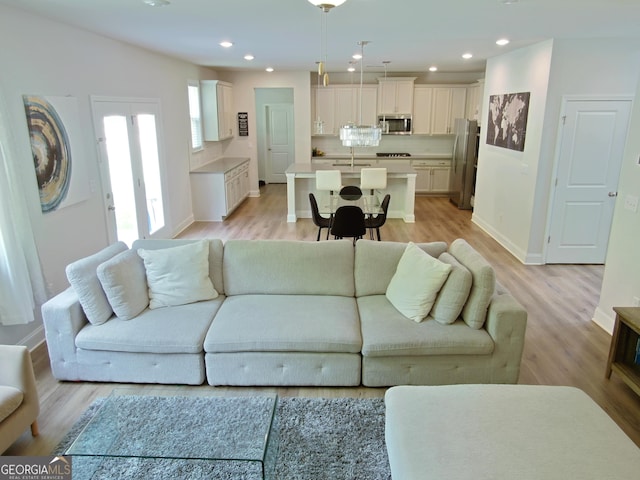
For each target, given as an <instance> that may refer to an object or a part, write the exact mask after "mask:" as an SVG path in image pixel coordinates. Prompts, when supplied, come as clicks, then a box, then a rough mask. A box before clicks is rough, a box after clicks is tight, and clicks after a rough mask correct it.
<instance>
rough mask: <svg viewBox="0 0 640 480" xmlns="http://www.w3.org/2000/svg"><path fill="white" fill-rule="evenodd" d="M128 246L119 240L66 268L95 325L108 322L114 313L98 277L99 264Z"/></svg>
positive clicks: (85, 310) (86, 313)
mask: <svg viewBox="0 0 640 480" xmlns="http://www.w3.org/2000/svg"><path fill="white" fill-rule="evenodd" d="M128 248H129V247H127V244H126V243H124V242H117V243H114V244H113V245H109V246H108V247H107V248H104V249H103V250H101V251H99V252H97V253H94V254H93V255H90V256H88V257H85V258H81V259H80V260H76V261H75V262H73V263H70V264H69V265H67V268H66V269H65V271H66V273H67V279H68V280H69V284H71V286H72V287H73V289H74V290H75V292H76V294H77V295H78V300H79V301H80V305H81V306H82V309H83V310H84V313H85V315H86V316H87V319H88V320H89V322H91V323H92V324H94V325H100V324H102V323H104V322H106V321H107V320H109V318H111V315H113V310H112V309H111V305H109V300H108V299H107V296H106V295H105V293H104V290H102V285H100V279H98V274H97V268H98V265H100V264H101V263H103V262H106V261H107V260H109V259H110V258H112V257H114V256H115V255H117V254H118V253H121V252H124V251H125V250H128Z"/></svg>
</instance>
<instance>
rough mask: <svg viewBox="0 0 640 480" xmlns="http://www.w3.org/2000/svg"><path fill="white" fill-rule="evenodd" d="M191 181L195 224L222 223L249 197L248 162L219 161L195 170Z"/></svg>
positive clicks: (235, 159) (244, 159)
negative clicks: (197, 222) (203, 222)
mask: <svg viewBox="0 0 640 480" xmlns="http://www.w3.org/2000/svg"><path fill="white" fill-rule="evenodd" d="M190 178H191V193H192V196H193V197H192V205H193V216H194V218H195V220H196V221H214V222H219V221H222V220H224V218H225V217H227V216H228V215H229V214H230V213H231V212H233V210H235V209H236V208H237V207H238V205H240V204H241V203H242V202H243V201H244V199H245V198H247V197H248V196H249V190H250V181H249V159H248V158H226V159H221V160H217V161H215V162H211V163H209V164H207V165H204V166H203V167H200V168H198V169H196V170H194V171H193V172H191V175H190Z"/></svg>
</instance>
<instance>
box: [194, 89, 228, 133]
mask: <svg viewBox="0 0 640 480" xmlns="http://www.w3.org/2000/svg"><path fill="white" fill-rule="evenodd" d="M200 91H201V95H202V118H203V125H204V139H205V140H207V141H213V142H217V141H220V140H225V139H227V138H232V137H233V125H234V116H233V85H231V84H230V83H226V82H221V81H219V80H202V81H201V82H200Z"/></svg>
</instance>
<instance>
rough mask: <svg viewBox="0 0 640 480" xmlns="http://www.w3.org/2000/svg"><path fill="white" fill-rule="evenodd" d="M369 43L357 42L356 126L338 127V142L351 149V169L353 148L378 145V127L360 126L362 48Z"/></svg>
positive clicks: (379, 137)
mask: <svg viewBox="0 0 640 480" xmlns="http://www.w3.org/2000/svg"><path fill="white" fill-rule="evenodd" d="M369 43H371V42H368V41H366V40H362V41H360V42H358V45H360V57H361V58H360V94H359V100H358V105H359V121H358V125H354V124H352V123H350V124H348V125H344V126H342V127H340V140H341V141H342V145H344V146H345V147H351V167H353V149H354V147H377V146H378V145H379V144H380V139H381V137H382V130H381V128H380V127H379V126H378V125H363V124H362V80H363V70H362V64H363V63H364V47H365V46H366V45H367V44H369Z"/></svg>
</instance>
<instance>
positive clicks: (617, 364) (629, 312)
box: [606, 307, 640, 395]
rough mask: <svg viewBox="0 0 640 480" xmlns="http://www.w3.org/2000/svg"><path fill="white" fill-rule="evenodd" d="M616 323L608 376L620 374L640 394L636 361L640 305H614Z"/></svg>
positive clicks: (639, 369)
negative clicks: (612, 373)
mask: <svg viewBox="0 0 640 480" xmlns="http://www.w3.org/2000/svg"><path fill="white" fill-rule="evenodd" d="M613 311H614V312H616V323H615V326H614V327H613V337H612V338H611V348H610V349H609V359H608V360H607V372H606V377H607V378H610V377H611V372H612V371H614V372H616V374H618V375H619V376H620V377H621V378H622V380H623V381H624V383H626V384H627V385H629V387H631V389H632V390H633V391H634V392H636V393H637V394H638V395H640V364H639V363H636V355H637V349H638V337H640V307H614V308H613Z"/></svg>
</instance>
